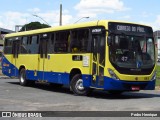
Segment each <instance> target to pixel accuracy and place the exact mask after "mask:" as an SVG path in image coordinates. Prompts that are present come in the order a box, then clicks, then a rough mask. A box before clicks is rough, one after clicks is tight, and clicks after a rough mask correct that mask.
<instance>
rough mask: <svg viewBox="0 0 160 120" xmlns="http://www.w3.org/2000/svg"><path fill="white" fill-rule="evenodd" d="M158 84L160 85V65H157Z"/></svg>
mask: <svg viewBox="0 0 160 120" xmlns="http://www.w3.org/2000/svg"><path fill="white" fill-rule="evenodd" d="M156 86H160V66H159V65H157V80H156Z"/></svg>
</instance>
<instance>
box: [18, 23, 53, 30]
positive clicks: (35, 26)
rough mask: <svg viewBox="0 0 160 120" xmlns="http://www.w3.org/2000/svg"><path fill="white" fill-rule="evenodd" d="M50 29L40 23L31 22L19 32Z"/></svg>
mask: <svg viewBox="0 0 160 120" xmlns="http://www.w3.org/2000/svg"><path fill="white" fill-rule="evenodd" d="M48 27H51V26H49V25H47V24H41V23H40V22H31V23H29V24H25V25H24V26H23V27H22V28H21V30H20V31H28V30H35V29H42V28H48Z"/></svg>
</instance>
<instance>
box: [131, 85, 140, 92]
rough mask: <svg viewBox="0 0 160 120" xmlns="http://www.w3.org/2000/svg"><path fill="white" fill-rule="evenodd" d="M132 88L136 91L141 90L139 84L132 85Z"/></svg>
mask: <svg viewBox="0 0 160 120" xmlns="http://www.w3.org/2000/svg"><path fill="white" fill-rule="evenodd" d="M132 90H133V91H135V90H140V87H139V86H132Z"/></svg>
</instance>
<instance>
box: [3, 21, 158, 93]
mask: <svg viewBox="0 0 160 120" xmlns="http://www.w3.org/2000/svg"><path fill="white" fill-rule="evenodd" d="M154 44H155V41H154V39H153V30H152V28H151V27H149V26H145V25H140V24H136V23H127V22H121V21H109V20H98V21H92V22H87V23H79V24H73V25H66V26H58V27H51V28H45V29H38V30H31V31H25V32H18V33H12V34H8V35H6V36H5V43H4V56H3V58H2V72H3V74H4V75H6V76H9V77H18V78H19V82H20V85H22V86H26V85H29V84H31V83H32V84H33V83H34V82H35V81H38V82H47V83H50V84H53V85H59V86H60V85H61V86H62V85H68V86H70V89H71V90H72V91H73V93H75V94H77V95H87V94H88V93H89V92H90V90H91V89H99V90H106V91H108V92H110V93H116V94H118V93H122V92H124V91H139V90H154V89H155V80H156V71H155V68H156V64H155V63H156V59H155V45H154Z"/></svg>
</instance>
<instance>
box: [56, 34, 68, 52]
mask: <svg viewBox="0 0 160 120" xmlns="http://www.w3.org/2000/svg"><path fill="white" fill-rule="evenodd" d="M69 34H70V32H69V31H63V32H57V33H56V34H55V35H56V36H55V44H54V51H55V52H60V53H61V52H67V51H68V37H69Z"/></svg>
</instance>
